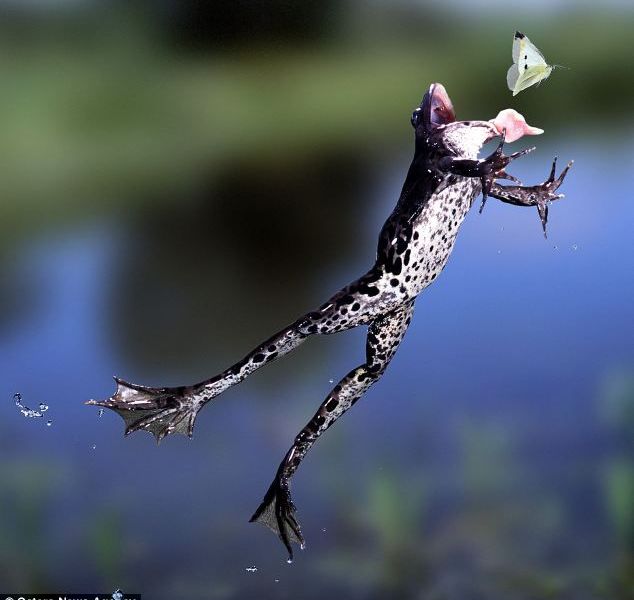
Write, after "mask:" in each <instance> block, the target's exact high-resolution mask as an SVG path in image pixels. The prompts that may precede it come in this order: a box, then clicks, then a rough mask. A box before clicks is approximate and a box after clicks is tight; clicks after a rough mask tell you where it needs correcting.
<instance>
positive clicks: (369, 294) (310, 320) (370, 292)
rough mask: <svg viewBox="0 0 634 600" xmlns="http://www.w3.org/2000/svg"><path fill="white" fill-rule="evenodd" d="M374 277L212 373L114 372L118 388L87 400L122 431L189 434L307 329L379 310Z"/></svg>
mask: <svg viewBox="0 0 634 600" xmlns="http://www.w3.org/2000/svg"><path fill="white" fill-rule="evenodd" d="M378 278H379V275H378V274H377V272H376V271H371V272H369V273H368V274H366V275H364V276H363V277H362V278H361V279H358V280H357V281H355V282H353V283H352V284H350V285H349V286H347V287H345V288H343V289H342V290H341V291H339V292H338V293H337V294H335V295H334V296H333V297H332V298H331V299H330V300H329V301H328V302H326V303H325V304H324V305H322V306H321V307H320V308H319V309H318V310H316V311H313V312H310V313H308V314H306V315H304V316H303V317H301V318H300V319H298V320H297V321H295V322H294V323H292V324H291V325H289V326H288V327H285V328H284V329H282V330H281V331H279V332H278V333H276V334H275V335H274V336H272V337H271V338H269V339H268V340H266V341H265V342H263V343H261V344H260V345H259V346H258V347H257V348H255V349H254V350H252V351H251V352H250V353H249V354H247V355H246V356H245V357H244V358H243V359H242V360H241V361H239V362H237V363H236V364H234V365H232V366H231V367H229V368H228V369H225V370H224V371H223V372H222V373H220V374H219V375H216V376H215V377H212V378H211V379H207V380H205V381H202V382H200V383H196V384H194V385H189V386H180V387H161V388H155V387H147V386H142V385H137V384H134V383H128V382H126V381H124V380H123V379H119V378H115V381H116V384H117V389H116V391H115V393H114V395H113V396H111V397H110V398H108V399H107V400H99V401H98V400H90V401H89V402H87V404H92V405H96V406H101V407H104V408H109V409H111V410H114V411H115V412H116V413H118V414H119V415H120V416H121V417H122V418H123V420H124V421H125V424H126V429H125V434H126V435H128V434H130V433H132V432H134V431H149V432H150V433H152V434H153V435H154V437H155V438H156V441H157V442H160V441H161V440H162V439H163V438H164V437H166V436H167V435H170V434H173V433H181V434H183V435H187V436H189V437H191V436H192V435H193V432H194V422H195V420H196V416H197V415H198V412H199V411H200V409H201V408H202V407H203V406H204V405H205V404H206V403H207V402H209V401H210V400H212V399H213V398H215V397H216V396H218V395H219V394H221V393H222V392H224V391H225V390H227V389H229V388H230V387H232V386H234V385H236V384H238V383H240V382H241V381H243V380H244V379H246V378H247V377H248V376H249V375H251V373H253V372H254V371H256V370H257V369H259V368H260V367H262V366H264V365H265V364H268V363H270V362H272V361H274V360H276V359H278V358H280V357H281V356H284V355H285V354H288V353H289V352H290V351H291V350H294V349H295V348H297V347H298V346H299V345H300V344H301V343H302V342H303V341H304V340H305V339H306V338H308V337H309V336H311V335H314V334H330V333H337V332H339V331H343V330H345V329H350V328H351V327H356V326H357V325H362V324H365V323H368V322H369V321H370V320H372V319H373V318H375V317H376V315H377V314H378V313H379V311H381V310H382V308H381V306H380V303H379V301H378V300H377V299H378V298H380V295H378V294H377V293H375V290H377V292H378V288H375V287H373V283H375V282H376V281H377V280H378Z"/></svg>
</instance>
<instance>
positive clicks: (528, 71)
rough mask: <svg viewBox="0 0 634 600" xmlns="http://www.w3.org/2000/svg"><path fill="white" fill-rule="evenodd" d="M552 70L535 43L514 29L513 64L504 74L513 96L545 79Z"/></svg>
mask: <svg viewBox="0 0 634 600" xmlns="http://www.w3.org/2000/svg"><path fill="white" fill-rule="evenodd" d="M552 70H553V68H552V67H551V66H550V65H549V64H548V63H547V62H546V59H545V58H544V55H543V54H542V53H541V52H540V51H539V50H538V49H537V47H536V46H535V44H533V43H532V42H531V41H530V40H529V39H528V38H527V37H526V36H525V35H524V34H523V33H522V32H521V31H516V32H515V35H514V36H513V65H512V66H511V68H510V69H509V70H508V72H507V74H506V84H507V85H508V87H509V89H510V90H511V91H512V92H513V96H516V95H517V94H519V93H520V92H521V91H522V90H525V89H526V88H527V87H530V86H531V85H534V84H535V83H538V82H539V81H542V80H543V79H546V78H547V77H548V76H549V75H550V73H551V71H552Z"/></svg>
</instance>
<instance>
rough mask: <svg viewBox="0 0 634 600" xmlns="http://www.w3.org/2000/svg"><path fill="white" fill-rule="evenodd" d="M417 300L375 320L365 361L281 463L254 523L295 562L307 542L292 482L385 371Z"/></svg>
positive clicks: (324, 405)
mask: <svg viewBox="0 0 634 600" xmlns="http://www.w3.org/2000/svg"><path fill="white" fill-rule="evenodd" d="M413 307H414V300H409V301H407V302H406V303H405V304H403V305H402V306H401V307H399V308H397V309H395V310H393V311H392V312H390V313H388V314H386V315H384V316H381V317H379V318H377V319H375V320H374V321H373V322H372V323H371V324H370V327H369V329H368V337H367V343H366V361H365V363H363V364H362V365H360V366H358V367H357V368H356V369H353V370H352V371H350V373H348V374H347V375H346V376H345V377H344V378H343V379H342V380H341V381H340V382H339V383H338V384H337V385H336V386H335V387H334V388H333V390H332V391H331V392H330V394H328V397H327V398H326V399H325V400H324V402H323V403H322V405H321V406H320V407H319V410H318V411H317V412H316V413H315V415H314V416H313V418H312V419H311V420H310V421H309V422H308V424H307V425H306V426H305V427H304V428H303V429H302V430H301V431H300V433H299V434H298V435H297V437H296V438H295V442H294V443H293V445H292V446H291V448H290V450H289V451H288V452H287V453H286V456H285V457H284V460H283V461H282V462H281V464H280V466H279V468H278V470H277V474H276V475H275V479H274V480H273V483H272V484H271V486H270V487H269V489H268V491H267V493H266V495H265V496H264V499H263V501H262V503H261V504H260V506H259V507H258V509H257V510H256V511H255V513H254V515H253V516H252V517H251V522H259V523H262V524H264V525H266V526H267V527H269V528H270V529H272V530H273V531H274V532H275V533H277V535H278V536H279V538H280V540H281V541H282V543H283V544H284V546H286V549H287V550H288V553H289V557H290V559H292V558H293V550H292V547H291V542H295V543H297V544H300V546H301V547H302V548H303V547H304V538H303V536H302V532H301V528H300V525H299V522H298V521H297V518H296V517H295V505H294V504H293V501H292V499H291V494H290V478H291V477H292V476H293V474H294V473H295V471H296V470H297V468H298V467H299V465H300V463H301V461H302V459H303V458H304V456H305V455H306V453H307V452H308V450H310V448H311V446H312V445H313V444H314V443H315V442H316V441H317V439H318V438H319V436H320V435H321V434H322V433H323V432H324V431H326V429H328V428H329V427H330V426H331V425H333V424H334V422H335V421H336V420H337V419H338V418H339V417H340V416H341V415H343V414H344V413H345V412H346V411H347V410H348V409H349V408H350V407H352V406H353V405H354V404H355V402H357V400H359V398H361V396H363V394H364V393H365V391H366V390H367V389H368V388H369V387H370V386H371V385H372V384H373V383H375V382H376V381H377V380H378V379H379V378H380V377H381V375H382V374H383V372H384V371H385V369H386V367H387V365H388V364H389V362H390V360H391V359H392V357H393V356H394V353H395V352H396V349H397V348H398V346H399V344H400V343H401V340H402V339H403V336H404V335H405V331H406V330H407V327H408V325H409V323H410V321H411V318H412V313H413Z"/></svg>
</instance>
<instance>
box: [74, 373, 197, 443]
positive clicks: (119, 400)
mask: <svg viewBox="0 0 634 600" xmlns="http://www.w3.org/2000/svg"><path fill="white" fill-rule="evenodd" d="M115 381H116V383H117V390H116V392H115V393H114V395H113V396H111V397H110V398H108V400H89V401H88V402H86V404H90V405H93V406H101V407H104V408H109V409H111V410H113V411H114V412H116V413H117V414H118V415H119V416H121V418H123V420H124V421H125V424H126V429H125V435H129V434H130V433H132V432H133V431H149V432H150V433H151V434H152V435H153V436H154V437H155V438H156V441H157V442H160V441H161V440H162V439H163V438H164V437H166V436H167V435H170V434H172V433H181V434H183V435H186V436H188V437H191V436H192V434H193V432H194V421H195V420H196V415H197V414H198V411H199V410H200V409H201V408H202V406H203V405H204V403H205V401H206V398H204V397H203V395H202V393H201V392H202V390H200V388H199V389H198V390H197V388H194V387H185V386H183V387H171V388H170V387H164V388H152V387H146V386H143V385H136V384H134V383H128V382H126V381H123V379H119V378H117V377H115Z"/></svg>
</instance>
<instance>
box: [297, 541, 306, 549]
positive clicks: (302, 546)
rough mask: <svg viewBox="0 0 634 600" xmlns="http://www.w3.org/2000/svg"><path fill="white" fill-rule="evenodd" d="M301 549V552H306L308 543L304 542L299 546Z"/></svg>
mask: <svg viewBox="0 0 634 600" xmlns="http://www.w3.org/2000/svg"><path fill="white" fill-rule="evenodd" d="M299 549H300V550H306V542H302V543H301V544H300V545H299Z"/></svg>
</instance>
